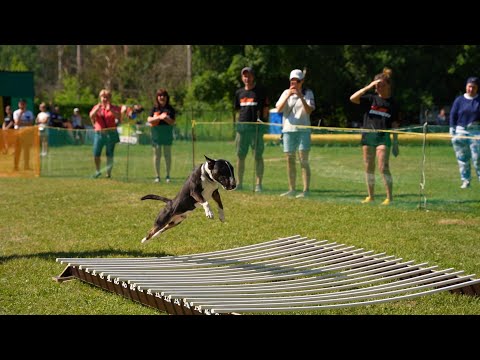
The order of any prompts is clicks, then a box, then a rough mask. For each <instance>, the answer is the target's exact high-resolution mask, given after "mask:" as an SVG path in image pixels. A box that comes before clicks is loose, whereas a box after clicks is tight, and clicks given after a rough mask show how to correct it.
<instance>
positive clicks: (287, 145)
mask: <svg viewBox="0 0 480 360" xmlns="http://www.w3.org/2000/svg"><path fill="white" fill-rule="evenodd" d="M310 145H311V139H310V131H292V132H285V133H283V152H285V153H293V152H295V151H297V150H300V151H308V150H310Z"/></svg>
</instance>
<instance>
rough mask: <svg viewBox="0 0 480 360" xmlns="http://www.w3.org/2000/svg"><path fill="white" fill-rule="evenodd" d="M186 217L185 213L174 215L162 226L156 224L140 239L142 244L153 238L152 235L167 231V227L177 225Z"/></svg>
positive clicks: (155, 235)
mask: <svg viewBox="0 0 480 360" xmlns="http://www.w3.org/2000/svg"><path fill="white" fill-rule="evenodd" d="M185 218H186V215H179V216H175V217H173V218H172V220H170V222H169V223H168V224H167V225H165V226H164V227H160V226H157V225H155V226H154V227H153V228H152V229H151V230H150V231H149V232H148V234H147V236H145V237H144V238H143V239H142V244H144V243H146V242H147V241H150V240H151V239H153V238H154V237H157V236H158V235H160V234H161V233H163V232H165V231H167V230H168V229H171V228H173V227H175V226H177V225H178V224H180V223H181V222H182V221H183V220H185Z"/></svg>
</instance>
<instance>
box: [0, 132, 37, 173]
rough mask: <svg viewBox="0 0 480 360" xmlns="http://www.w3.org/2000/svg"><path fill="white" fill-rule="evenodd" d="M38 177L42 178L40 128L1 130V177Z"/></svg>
mask: <svg viewBox="0 0 480 360" xmlns="http://www.w3.org/2000/svg"><path fill="white" fill-rule="evenodd" d="M36 176H40V136H39V130H38V127H36V126H28V127H24V128H21V129H17V130H13V129H9V130H1V129H0V177H25V178H29V177H36Z"/></svg>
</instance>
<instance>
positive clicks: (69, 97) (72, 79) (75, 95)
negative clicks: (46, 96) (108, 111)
mask: <svg viewBox="0 0 480 360" xmlns="http://www.w3.org/2000/svg"><path fill="white" fill-rule="evenodd" d="M62 85H63V88H62V89H61V90H55V91H54V95H53V101H54V103H55V104H92V106H93V104H95V103H96V102H97V97H95V96H94V95H93V91H92V89H90V87H89V86H82V85H81V84H80V81H79V79H78V77H77V76H69V75H66V76H64V77H63V84H62ZM114 96H115V94H114Z"/></svg>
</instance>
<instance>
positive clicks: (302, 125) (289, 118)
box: [275, 69, 315, 198]
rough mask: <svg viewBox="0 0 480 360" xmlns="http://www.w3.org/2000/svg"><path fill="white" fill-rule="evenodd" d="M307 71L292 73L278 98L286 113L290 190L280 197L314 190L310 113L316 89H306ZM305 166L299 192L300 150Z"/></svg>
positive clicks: (280, 108) (285, 148)
mask: <svg viewBox="0 0 480 360" xmlns="http://www.w3.org/2000/svg"><path fill="white" fill-rule="evenodd" d="M303 83H304V73H303V72H302V70H299V69H295V70H292V71H291V72H290V87H289V88H288V89H286V90H285V91H284V92H283V93H282V95H281V96H280V98H279V99H278V101H277V103H276V104H275V107H276V109H277V111H278V112H282V113H283V115H282V134H283V152H284V153H285V154H286V156H287V172H288V191H287V192H286V193H283V194H281V195H280V196H289V197H293V196H295V197H296V198H303V197H306V196H308V193H309V191H310V164H309V161H308V155H309V152H310V144H311V139H310V134H311V130H310V125H311V124H310V114H311V113H312V112H313V110H315V99H314V96H313V92H312V91H311V90H309V89H304V88H303ZM297 151H298V156H299V160H300V166H301V168H302V179H303V191H302V192H301V193H299V194H298V195H297V194H296V189H295V186H296V176H297V172H296V159H295V157H296V152H297Z"/></svg>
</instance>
